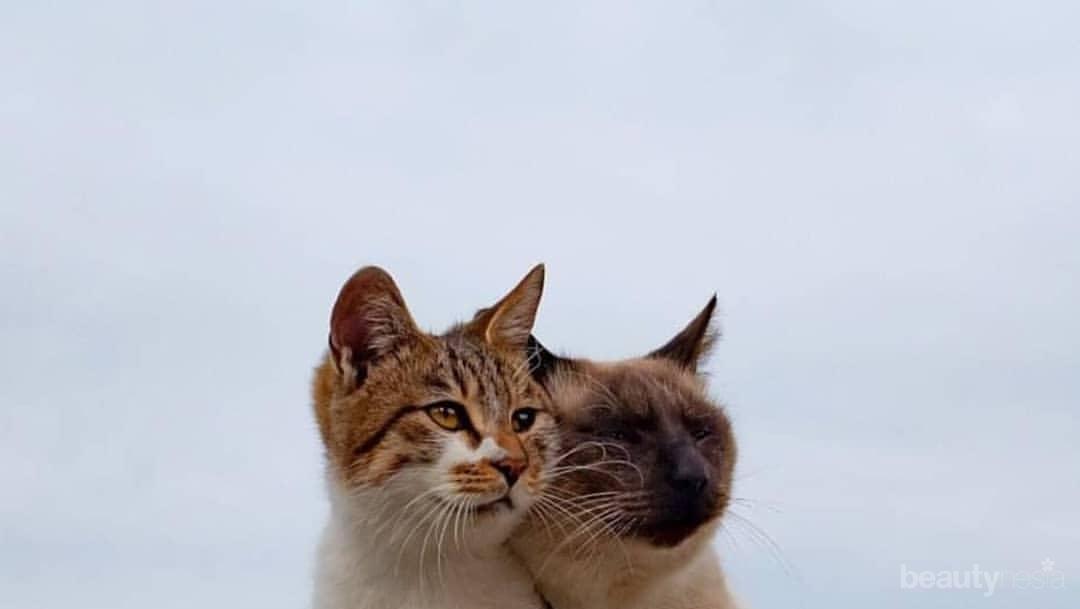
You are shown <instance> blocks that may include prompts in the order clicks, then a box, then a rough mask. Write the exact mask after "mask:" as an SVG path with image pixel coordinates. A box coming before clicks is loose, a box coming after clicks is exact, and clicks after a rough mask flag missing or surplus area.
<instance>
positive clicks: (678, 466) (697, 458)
mask: <svg viewBox="0 0 1080 609" xmlns="http://www.w3.org/2000/svg"><path fill="white" fill-rule="evenodd" d="M674 457H675V458H674V459H673V461H674V463H672V466H671V470H670V471H669V472H668V482H669V483H670V484H671V486H672V488H674V489H675V490H676V491H678V492H680V493H686V494H690V495H697V494H700V493H701V492H702V491H703V490H705V485H707V484H708V483H709V472H708V470H707V466H706V463H705V459H703V458H702V457H701V455H699V454H698V453H697V451H694V450H693V449H686V448H681V449H678V450H676V451H675V455H674Z"/></svg>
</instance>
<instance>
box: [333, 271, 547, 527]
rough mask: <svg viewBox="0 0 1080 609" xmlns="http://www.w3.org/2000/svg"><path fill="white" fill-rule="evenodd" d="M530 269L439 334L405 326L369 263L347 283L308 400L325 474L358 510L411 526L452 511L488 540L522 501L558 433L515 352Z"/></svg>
mask: <svg viewBox="0 0 1080 609" xmlns="http://www.w3.org/2000/svg"><path fill="white" fill-rule="evenodd" d="M543 278H544V271H543V267H542V266H537V267H536V268H534V269H533V270H532V271H531V272H530V273H529V274H528V275H527V276H526V277H525V279H523V280H522V281H521V283H520V284H518V285H517V287H515V288H514V289H513V290H512V291H511V292H510V293H509V294H507V295H506V296H505V297H504V298H503V299H502V300H500V301H499V302H498V303H496V304H495V305H494V306H492V307H490V308H488V309H486V310H485V311H484V312H483V314H481V315H478V316H477V318H476V319H474V320H473V321H472V322H469V323H468V324H463V325H459V326H455V327H454V328H452V329H451V330H450V331H448V332H446V333H445V334H442V335H432V334H428V333H425V332H423V331H421V330H419V329H418V328H417V326H416V324H415V323H414V322H413V319H412V316H411V315H410V314H409V311H408V309H407V308H406V306H405V301H404V299H403V298H402V296H401V293H400V292H399V291H398V288H397V286H396V285H395V284H394V281H393V280H392V279H391V278H390V276H389V275H388V274H387V273H386V272H385V271H383V270H382V269H379V268H375V267H367V268H364V269H361V270H360V271H358V272H357V273H356V274H355V275H353V276H352V278H350V279H349V280H348V282H346V284H345V286H344V287H343V288H342V289H341V293H340V294H339V295H338V299H337V302H336V303H335V305H334V308H333V312H332V314H331V319H330V349H329V353H328V354H327V356H326V358H325V359H324V361H323V363H322V365H321V366H320V367H319V368H318V369H317V370H316V375H315V381H314V398H315V400H314V401H315V413H316V418H317V419H318V423H319V431H320V433H321V435H322V440H323V443H324V445H325V448H326V456H327V461H328V470H329V476H330V479H331V484H332V485H333V487H334V488H335V489H336V490H337V491H338V494H339V495H341V496H344V497H358V496H359V497H366V498H367V504H366V508H365V509H367V513H366V515H365V516H364V517H367V518H371V519H396V520H399V521H404V522H406V523H408V522H409V519H414V521H413V523H412V525H411V526H412V527H414V528H415V527H423V526H425V523H427V524H430V522H427V521H426V520H425V518H427V520H430V517H431V515H432V514H434V513H438V514H440V515H441V514H444V513H445V514H453V517H454V518H455V526H458V524H460V523H461V522H464V525H463V526H464V528H465V529H466V531H465V532H466V534H467V535H468V534H469V533H470V531H469V527H472V528H475V529H477V530H481V529H482V530H481V531H479V532H477V533H476V534H475V535H473V537H474V538H475V537H476V536H477V535H479V536H484V535H491V536H492V540H493V541H498V539H497V538H498V537H499V536H505V534H506V533H508V531H509V529H510V528H511V527H512V526H513V524H514V523H515V522H516V521H517V519H519V518H520V517H521V515H522V514H524V513H525V512H526V511H527V510H528V508H529V507H530V505H531V504H532V503H533V501H534V499H535V498H536V496H537V495H538V493H539V492H540V490H541V488H540V487H541V483H542V480H543V479H544V468H545V464H546V463H547V461H548V453H549V452H550V451H552V450H553V446H554V443H555V442H556V441H557V438H556V437H555V436H554V421H553V419H552V417H551V416H550V414H549V412H548V408H547V406H546V400H545V394H544V393H543V391H542V390H539V388H538V386H537V385H536V383H535V382H534V381H533V380H532V378H531V377H530V375H529V373H528V367H527V365H526V362H525V357H524V355H525V348H526V342H527V340H528V337H529V332H530V331H531V328H532V324H533V321H534V319H535V316H536V310H537V306H538V304H539V300H540V294H541V291H542V289H543ZM373 503H375V504H377V505H372V504H373ZM376 508H377V509H376ZM425 514H426V515H427V516H425ZM446 517H447V518H449V517H450V516H446ZM481 525H482V526H481ZM458 532H459V531H455V534H457V533H458ZM390 541H391V542H393V540H390ZM397 542H401V540H400V539H398V540H397Z"/></svg>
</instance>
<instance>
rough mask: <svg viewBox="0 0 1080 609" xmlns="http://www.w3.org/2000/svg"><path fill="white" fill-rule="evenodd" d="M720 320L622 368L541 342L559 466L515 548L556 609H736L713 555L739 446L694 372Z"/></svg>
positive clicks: (706, 313)
mask: <svg viewBox="0 0 1080 609" xmlns="http://www.w3.org/2000/svg"><path fill="white" fill-rule="evenodd" d="M715 307H716V298H715V296H714V297H713V298H712V299H711V300H710V301H709V303H708V304H707V305H706V306H705V308H704V309H703V310H702V311H701V312H700V313H699V314H698V315H697V317H695V318H694V320H693V321H691V322H690V324H689V325H687V326H686V328H685V329H683V330H682V331H681V332H680V333H679V334H677V335H676V336H675V337H674V338H672V339H671V340H670V341H669V342H668V343H667V344H665V345H664V346H662V347H660V348H659V349H657V350H655V351H653V352H651V353H649V354H648V355H645V356H644V357H637V358H632V359H627V360H622V361H615V362H594V361H589V360H586V359H572V358H565V357H558V356H555V355H554V354H552V353H551V352H549V351H547V350H546V349H544V348H543V346H542V345H540V343H539V342H538V341H536V339H535V338H533V339H531V341H532V343H531V349H532V352H531V357H532V359H533V360H534V371H533V374H534V376H535V378H537V380H538V381H539V382H540V383H541V384H542V385H543V387H544V389H545V390H546V391H547V392H548V395H549V397H550V400H551V406H552V409H553V411H554V413H555V416H556V417H557V419H558V421H559V436H560V438H559V442H560V445H561V447H562V453H561V456H560V457H559V458H558V459H557V460H556V462H555V463H554V465H553V467H551V468H550V470H549V472H548V476H549V480H548V484H547V488H546V490H545V491H544V493H543V495H542V497H541V498H540V500H538V501H537V502H536V504H535V505H534V507H533V511H532V514H531V516H530V518H529V519H528V520H527V521H526V522H525V523H524V524H523V526H522V527H521V529H519V531H518V532H517V533H515V535H514V537H513V539H512V542H511V545H512V547H513V549H514V552H515V553H516V554H517V555H518V556H519V557H520V558H521V559H522V561H523V562H524V563H525V564H526V565H527V566H528V568H529V570H530V572H531V573H532V575H533V577H534V578H535V579H536V581H537V584H538V588H539V590H540V591H541V593H543V595H544V596H545V597H546V598H547V600H548V601H550V603H551V606H552V607H554V608H555V609H732V608H734V607H736V606H737V605H736V603H735V601H734V599H733V598H732V596H731V594H730V592H729V591H728V587H727V584H726V582H725V579H724V575H723V573H722V571H721V569H720V563H719V560H718V557H717V556H716V553H715V551H714V550H713V547H712V543H711V542H712V538H713V534H714V532H715V531H716V530H717V528H718V526H719V522H720V519H721V517H722V516H723V513H724V510H725V508H726V507H727V506H728V503H729V501H730V498H731V482H732V471H733V469H734V466H735V456H736V452H735V439H734V436H733V434H732V429H731V424H730V422H729V420H728V418H727V416H726V415H725V414H724V410H723V408H722V407H721V406H720V404H718V403H717V402H715V401H713V400H712V399H710V398H709V396H708V394H707V392H706V388H705V383H704V380H703V378H702V377H701V376H700V375H699V374H698V372H697V370H698V367H699V365H700V364H701V362H702V360H703V359H704V358H705V357H706V356H707V354H708V352H709V349H710V347H711V346H712V344H713V342H714V341H715V339H716V337H717V333H716V332H714V331H712V330H711V329H710V326H711V320H712V316H713V311H714V309H715Z"/></svg>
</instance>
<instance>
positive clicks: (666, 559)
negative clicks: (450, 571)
mask: <svg viewBox="0 0 1080 609" xmlns="http://www.w3.org/2000/svg"><path fill="white" fill-rule="evenodd" d="M714 530H715V527H705V528H704V529H703V530H701V531H699V532H698V533H697V534H696V535H695V536H694V537H692V538H690V539H688V540H686V541H685V542H683V543H682V544H680V545H679V546H678V547H676V548H672V549H664V548H656V547H654V546H651V545H649V544H647V543H645V542H643V541H638V540H630V539H623V540H611V539H609V540H605V541H603V542H599V543H597V544H596V546H595V547H593V546H591V545H589V544H584V543H582V542H580V541H579V542H578V543H574V542H573V541H571V542H570V543H563V542H565V541H566V539H565V535H562V534H554V533H556V532H555V531H549V530H547V529H546V528H545V527H544V525H542V524H541V523H539V522H537V521H536V520H535V519H532V520H530V521H529V522H528V523H527V524H526V525H525V526H523V527H522V529H521V531H520V532H519V533H517V534H515V536H514V539H513V540H512V542H511V546H512V547H513V549H514V552H515V554H517V555H518V556H519V557H520V558H521V559H522V561H523V562H524V563H525V564H526V565H527V566H528V567H529V570H530V571H531V572H532V573H533V576H534V577H535V578H536V580H537V586H538V588H539V589H540V591H541V592H542V593H543V594H544V596H545V597H546V598H547V599H548V600H549V601H550V602H551V605H552V606H553V607H554V609H736V608H737V607H739V605H738V604H737V603H736V602H735V600H734V598H733V597H732V595H731V593H730V592H729V590H728V587H727V583H726V581H725V578H724V574H723V571H722V570H721V568H720V561H719V559H718V557H717V555H716V553H715V551H714V550H713V548H712V544H711V543H710V542H711V539H712V536H713V535H712V533H713V531H714ZM583 546H588V547H589V551H587V552H586V551H585V550H583V549H582V548H583Z"/></svg>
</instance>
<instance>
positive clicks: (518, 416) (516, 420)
mask: <svg viewBox="0 0 1080 609" xmlns="http://www.w3.org/2000/svg"><path fill="white" fill-rule="evenodd" d="M535 422H536V409H535V408H518V409H517V410H515V411H514V412H513V414H511V415H510V426H511V427H513V428H514V431H515V432H516V433H521V432H523V431H528V430H529V428H530V427H532V426H533V423H535Z"/></svg>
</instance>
